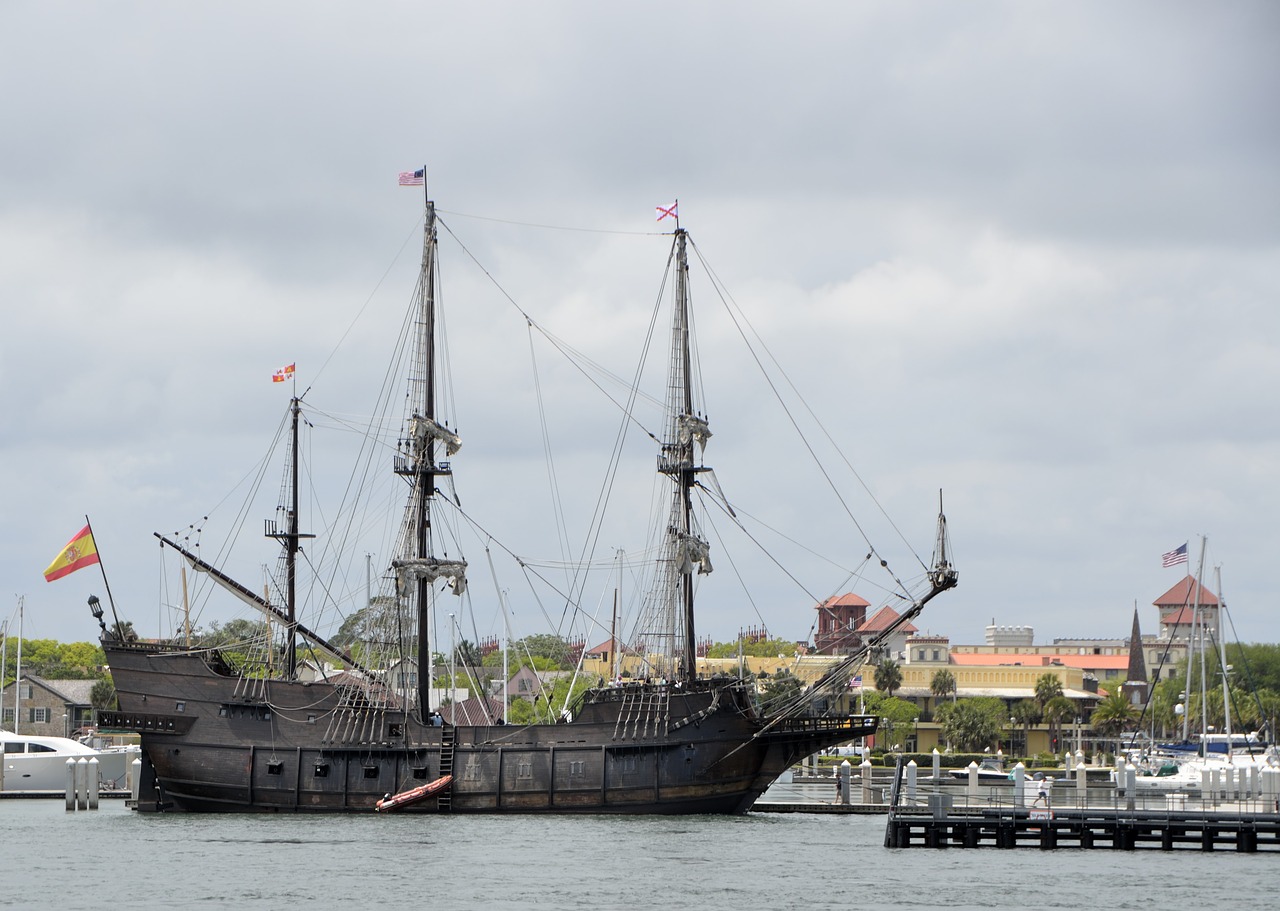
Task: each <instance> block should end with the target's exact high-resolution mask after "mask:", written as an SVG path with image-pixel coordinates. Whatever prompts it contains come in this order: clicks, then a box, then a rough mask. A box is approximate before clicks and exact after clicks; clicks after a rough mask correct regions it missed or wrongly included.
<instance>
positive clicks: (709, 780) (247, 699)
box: [103, 638, 876, 814]
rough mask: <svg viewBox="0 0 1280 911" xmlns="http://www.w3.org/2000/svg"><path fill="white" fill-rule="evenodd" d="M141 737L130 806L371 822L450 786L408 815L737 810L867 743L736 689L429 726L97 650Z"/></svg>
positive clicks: (134, 645) (168, 657) (863, 722)
mask: <svg viewBox="0 0 1280 911" xmlns="http://www.w3.org/2000/svg"><path fill="white" fill-rule="evenodd" d="M103 647H104V648H105V649H106V653H107V659H108V661H109V662H110V664H111V670H112V675H113V677H114V679H115V684H116V689H117V693H118V698H119V710H118V711H115V712H107V713H104V718H103V726H104V727H110V728H112V729H115V730H121V731H132V732H136V733H138V734H139V735H140V736H141V741H142V753H143V774H142V776H141V792H140V796H139V800H138V809H139V810H140V811H166V810H171V811H193V812H372V811H373V810H374V808H375V806H376V804H377V803H378V801H379V800H381V799H383V798H384V797H386V796H387V795H388V794H394V793H396V792H399V791H402V790H404V789H406V788H412V787H414V786H417V785H423V784H426V783H428V782H431V781H433V780H434V779H437V778H440V777H443V776H445V775H452V776H453V778H452V782H451V784H450V786H449V787H447V788H445V789H443V790H442V791H441V792H440V793H438V794H436V795H434V796H432V797H429V798H427V799H425V800H423V801H421V802H419V803H417V804H414V805H412V806H406V807H404V808H402V809H401V810H400V811H399V812H403V813H449V812H451V813H627V814H649V813H666V814H689V813H713V814H735V813H745V812H746V811H748V810H749V809H750V808H751V806H752V804H753V803H754V802H755V800H756V799H757V798H758V797H759V796H760V794H762V793H763V792H764V790H765V789H766V788H768V787H769V785H770V784H772V783H773V781H774V780H775V779H776V778H777V777H778V776H779V775H780V774H781V773H782V772H783V771H785V770H786V769H787V768H789V767H790V766H791V765H793V764H794V763H795V762H796V761H798V760H799V759H801V758H802V757H804V756H807V755H810V754H812V753H814V752H817V751H818V750H821V749H825V748H827V747H830V746H834V745H836V744H839V743H845V742H848V741H850V740H852V739H854V738H857V737H861V736H864V735H867V734H871V733H874V731H875V728H876V719H875V717H873V716H857V715H855V716H848V715H846V716H825V717H810V718H793V719H789V720H787V721H786V722H784V723H781V724H776V725H774V726H767V725H766V722H765V720H764V719H763V718H761V717H760V716H759V715H758V713H757V712H756V710H755V708H754V707H753V704H752V701H751V699H750V694H749V691H748V689H747V688H746V687H745V686H744V685H743V684H741V683H740V682H738V681H736V680H723V681H721V680H711V681H695V682H694V683H693V684H692V685H689V686H684V685H682V686H675V685H671V684H641V683H635V684H627V685H623V686H617V687H604V688H601V689H596V690H592V691H590V692H589V694H588V695H587V697H586V699H585V700H584V701H583V702H582V703H581V704H580V705H579V706H578V707H577V708H576V710H575V712H574V713H573V716H572V717H571V718H570V719H569V720H566V721H564V722H562V723H558V724H536V725H530V726H517V725H484V726H462V725H458V726H455V725H452V724H449V723H448V720H447V719H448V707H445V708H444V709H443V713H444V723H443V724H441V725H439V726H433V725H424V724H423V723H421V722H420V721H419V720H417V718H416V713H414V712H410V713H408V714H406V713H405V712H404V711H402V710H394V709H386V708H375V707H372V706H368V705H361V704H360V702H361V700H360V699H359V698H357V695H356V693H354V692H353V691H351V690H347V689H345V688H344V687H343V686H341V685H334V684H330V683H323V682H317V683H305V682H300V681H285V680H278V679H277V680H254V679H251V678H245V677H241V676H239V675H236V674H233V673H232V672H231V671H230V669H229V668H227V667H226V666H225V665H223V664H222V663H221V662H220V659H219V658H218V654H217V653H216V652H210V651H207V650H190V649H183V648H180V647H177V648H174V647H169V646H164V645H157V644H155V643H145V642H122V641H119V640H116V639H110V638H107V639H104V640H103Z"/></svg>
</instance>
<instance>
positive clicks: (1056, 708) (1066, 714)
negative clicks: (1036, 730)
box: [1041, 695, 1079, 744]
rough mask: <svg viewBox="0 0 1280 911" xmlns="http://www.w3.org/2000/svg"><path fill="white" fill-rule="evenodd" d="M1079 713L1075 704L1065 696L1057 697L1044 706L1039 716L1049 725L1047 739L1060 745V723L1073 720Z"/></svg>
mask: <svg viewBox="0 0 1280 911" xmlns="http://www.w3.org/2000/svg"><path fill="white" fill-rule="evenodd" d="M1078 712H1079V709H1078V708H1077V707H1076V704H1075V703H1074V702H1072V701H1071V700H1070V699H1068V698H1067V697H1066V696H1063V695H1057V696H1054V697H1053V698H1052V699H1050V700H1049V701H1048V702H1046V703H1045V705H1044V710H1043V715H1042V716H1041V717H1042V718H1043V719H1044V721H1045V722H1046V723H1048V725H1049V737H1050V738H1051V739H1052V740H1053V741H1054V742H1055V743H1058V744H1061V743H1062V722H1064V721H1066V720H1067V719H1068V718H1074V717H1075V716H1076V714H1077V713H1078Z"/></svg>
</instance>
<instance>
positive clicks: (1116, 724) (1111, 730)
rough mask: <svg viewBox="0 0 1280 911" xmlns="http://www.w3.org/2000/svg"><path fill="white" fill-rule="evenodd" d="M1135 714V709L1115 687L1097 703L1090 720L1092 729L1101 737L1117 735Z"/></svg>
mask: <svg viewBox="0 0 1280 911" xmlns="http://www.w3.org/2000/svg"><path fill="white" fill-rule="evenodd" d="M1137 716H1138V713H1137V710H1135V709H1134V707H1133V706H1132V705H1130V704H1129V700H1128V699H1126V698H1125V695H1124V693H1123V692H1121V691H1120V688H1119V687H1117V688H1116V690H1115V692H1113V693H1112V694H1111V695H1110V696H1108V697H1107V698H1106V699H1104V700H1102V701H1101V702H1099V703H1098V705H1097V707H1096V708H1095V709H1094V710H1093V717H1092V718H1091V719H1090V720H1091V721H1092V722H1093V729H1094V730H1095V731H1097V732H1098V733H1099V734H1101V735H1102V736H1103V737H1118V736H1119V735H1120V734H1121V733H1123V732H1124V730H1125V729H1126V728H1128V727H1130V726H1131V725H1132V724H1133V722H1134V720H1135V719H1136V718H1137Z"/></svg>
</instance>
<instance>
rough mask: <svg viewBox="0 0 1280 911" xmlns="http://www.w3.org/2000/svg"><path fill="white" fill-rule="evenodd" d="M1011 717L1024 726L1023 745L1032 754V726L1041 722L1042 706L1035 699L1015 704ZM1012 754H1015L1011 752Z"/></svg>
mask: <svg viewBox="0 0 1280 911" xmlns="http://www.w3.org/2000/svg"><path fill="white" fill-rule="evenodd" d="M1010 716H1011V717H1012V718H1013V719H1014V720H1015V721H1017V722H1018V724H1020V725H1022V743H1023V748H1024V750H1025V751H1026V752H1027V753H1030V752H1031V725H1033V724H1035V723H1036V722H1037V721H1039V720H1040V706H1039V705H1037V704H1036V701H1035V700H1034V699H1023V700H1020V701H1019V702H1016V703H1014V706H1013V709H1012V711H1011V712H1010ZM1010 752H1013V751H1012V750H1010Z"/></svg>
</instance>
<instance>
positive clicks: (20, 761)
mask: <svg viewBox="0 0 1280 911" xmlns="http://www.w3.org/2000/svg"><path fill="white" fill-rule="evenodd" d="M0 743H2V744H3V746H4V762H3V765H4V767H3V770H2V771H0V790H3V791H4V793H5V794H11V793H12V794H21V793H26V794H31V793H40V792H47V793H54V794H62V793H65V792H66V790H67V760H68V759H80V758H82V757H83V758H84V759H97V760H98V788H99V790H106V791H111V790H120V789H123V788H124V787H125V774H126V773H127V771H128V768H129V762H130V761H131V760H132V759H133V758H134V756H136V755H137V747H111V748H108V749H105V750H95V749H94V748H93V747H90V746H86V745H85V744H83V743H81V742H80V741H78V740H72V739H71V738H69V737H46V736H44V735H41V734H15V733H13V732H12V731H3V730H0Z"/></svg>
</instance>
